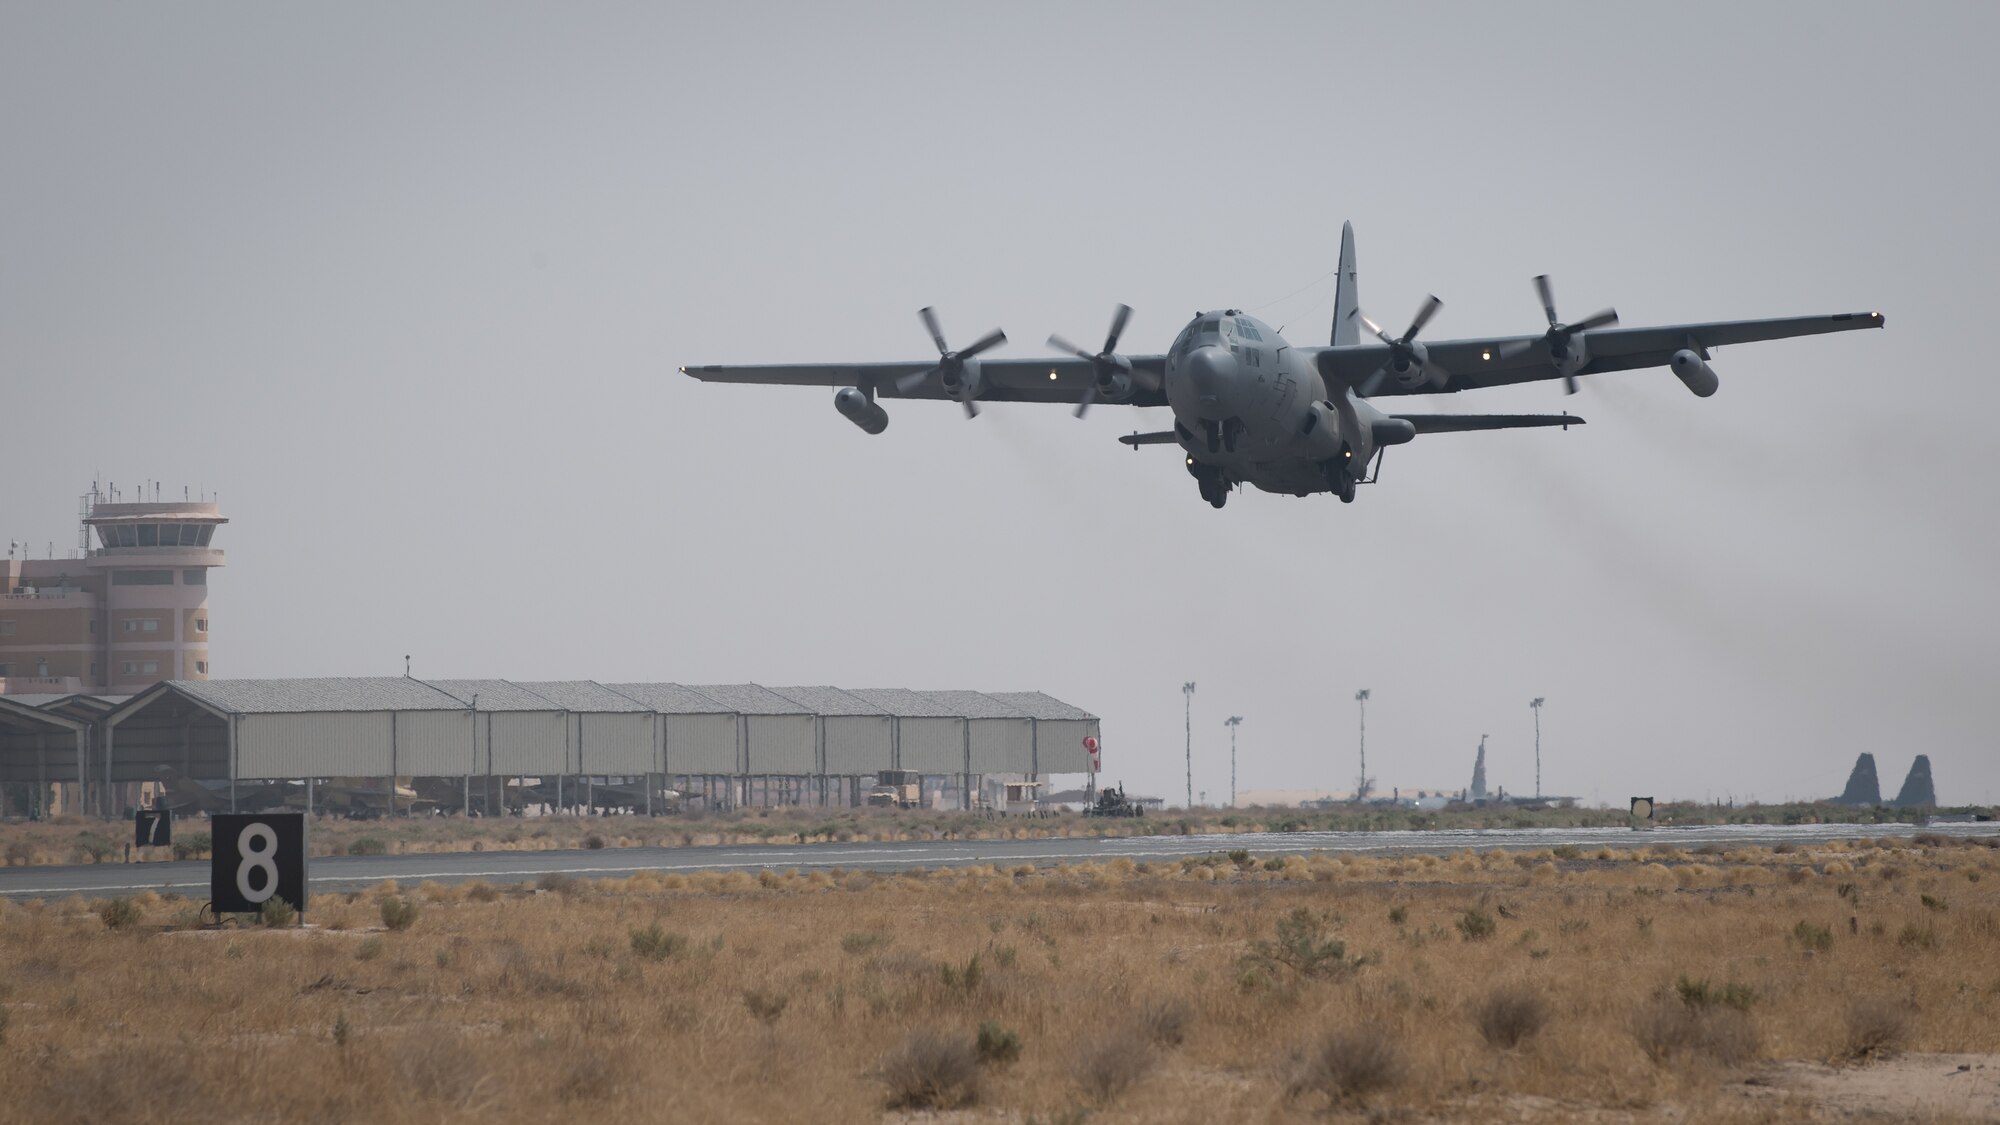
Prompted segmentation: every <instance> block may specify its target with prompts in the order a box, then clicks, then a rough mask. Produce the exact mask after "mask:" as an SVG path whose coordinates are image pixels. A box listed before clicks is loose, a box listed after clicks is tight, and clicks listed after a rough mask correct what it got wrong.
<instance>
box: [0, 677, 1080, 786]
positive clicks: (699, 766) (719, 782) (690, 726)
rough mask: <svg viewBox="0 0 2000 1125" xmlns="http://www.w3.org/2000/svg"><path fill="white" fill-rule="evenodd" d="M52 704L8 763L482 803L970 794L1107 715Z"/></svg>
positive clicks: (795, 704)
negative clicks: (614, 795)
mask: <svg viewBox="0 0 2000 1125" xmlns="http://www.w3.org/2000/svg"><path fill="white" fill-rule="evenodd" d="M46 719H47V721H44V717H42V716H40V715H39V713H38V714H37V715H32V716H31V715H29V714H28V713H27V709H26V708H19V707H16V708H10V709H9V710H8V723H7V725H6V726H5V727H4V729H0V778H7V779H19V780H23V781H26V780H30V779H33V780H36V781H42V780H43V779H46V781H47V782H55V783H64V782H74V781H75V780H76V779H77V778H78V776H79V773H80V774H81V776H82V778H83V779H84V781H85V783H86V785H87V786H89V785H101V784H102V783H105V782H109V783H111V785H112V786H114V787H115V786H117V785H119V784H122V783H129V782H141V781H157V780H159V779H160V778H161V777H162V776H163V774H164V773H169V772H170V773H173V774H177V775H179V776H181V777H183V778H186V779H189V780H192V781H194V782H197V783H204V784H206V785H207V786H209V787H210V788H211V789H213V790H214V791H215V793H216V795H217V797H218V798H221V799H223V800H227V799H228V797H229V796H230V795H231V794H234V793H237V792H239V791H242V790H243V789H244V788H245V787H246V783H256V784H259V785H262V784H267V783H271V782H283V781H298V780H304V779H320V780H322V781H323V782H324V781H325V780H327V779H347V780H349V781H350V782H352V781H356V780H360V779H373V780H374V781H375V783H377V784H378V785H379V786H380V790H381V792H382V793H383V794H385V795H387V799H388V800H389V802H390V803H392V804H393V802H394V801H395V800H396V794H397V793H399V792H400V793H407V792H409V790H408V789H407V788H406V787H402V786H396V785H392V784H391V783H390V782H389V781H388V779H391V778H404V779H411V780H413V781H416V782H419V783H421V782H423V781H426V780H428V781H432V782H435V781H438V780H440V779H444V780H449V781H451V782H452V784H451V785H449V786H438V785H432V786H429V787H426V788H425V792H426V793H427V794H444V795H445V798H446V799H447V800H448V799H449V795H450V794H452V793H463V794H465V800H466V801H467V802H468V803H469V804H470V806H471V807H472V808H473V809H475V810H482V811H483V810H486V809H491V810H493V811H499V809H500V808H502V807H503V806H504V803H505V802H506V801H507V798H506V794H507V793H508V792H509V791H510V788H509V787H510V786H513V787H514V788H513V790H512V791H513V792H516V793H519V792H525V791H529V783H530V782H533V783H534V784H535V785H536V786H539V787H540V788H536V789H534V790H533V791H535V792H538V793H539V792H543V791H545V790H546V789H547V788H549V787H550V783H551V782H553V788H554V789H555V791H557V792H566V793H568V794H571V795H576V794H577V793H578V790H579V789H580V788H581V789H585V790H586V791H588V787H591V786H607V787H612V791H616V787H617V786H618V785H620V784H621V783H631V782H634V781H641V780H643V782H644V783H645V786H644V788H645V791H646V792H651V791H652V788H653V786H656V785H664V786H670V787H673V788H676V789H679V790H681V791H682V792H687V793H694V794H700V795H701V796H703V797H704V798H705V799H706V800H707V801H708V803H709V804H710V805H711V806H716V807H727V806H733V805H738V804H745V803H749V804H766V803H770V804H815V805H817V804H830V805H853V804H859V803H861V801H862V800H863V798H864V796H865V794H866V793H867V791H868V788H869V787H870V785H872V783H873V780H874V776H873V775H874V774H875V773H876V771H878V770H883V769H906V770H914V771H917V772H920V773H922V774H925V775H927V776H928V777H929V778H931V779H934V782H935V787H936V788H938V789H940V790H942V791H946V792H949V793H950V794H952V797H953V803H959V804H969V803H970V801H971V799H972V795H973V794H976V793H979V792H980V791H981V786H982V784H983V782H984V781H985V779H988V778H1038V777H1042V776H1046V775H1048V774H1053V773H1081V772H1084V771H1086V770H1087V769H1088V768H1089V756H1088V755H1087V754H1086V753H1085V751H1084V750H1083V746H1082V742H1083V739H1084V737H1085V736H1094V735H1096V734H1097V733H1098V720H1097V718H1096V716H1094V715H1091V714H1089V713H1088V712H1085V711H1083V710H1081V709H1078V708H1075V707H1073V706H1070V705H1069V704H1066V703H1063V702H1061V701H1059V700H1055V699H1052V698H1050V697H1048V696H1046V695H1042V694H1041V693H1038V692H1016V693H997V694H987V693H980V692H971V691H951V692H922V691H911V690H908V689H860V690H843V689H839V688H833V687H787V688H770V687H764V686H761V685H757V684H731V685H713V686H687V685H681V684H666V683H624V684H600V683H596V682H594V681H588V680H578V681H559V682H517V681H509V680H436V681H426V680H418V679H414V678H411V677H379V678H347V679H300V680H203V681H184V680H170V681H166V682H163V683H160V684H156V685H154V686H153V687H151V688H149V689H147V690H146V691H144V692H142V693H140V694H138V695H135V696H133V697H131V698H130V699H129V700H126V701H124V702H123V703H121V704H119V705H118V706H116V708H115V709H113V710H110V711H109V712H108V713H106V714H104V715H102V716H101V717H99V718H98V719H97V721H95V722H93V723H89V724H82V723H80V722H79V720H78V719H75V718H66V717H64V716H60V715H51V716H46ZM93 734H94V737H92V735H93ZM58 747H60V750H58V749H57V748H58ZM80 748H81V749H82V750H83V751H84V752H82V753H80V752H79V749H80ZM58 759H60V761H58ZM79 767H81V768H80V769H79ZM565 783H567V786H568V788H567V789H564V788H563V786H564V785H565ZM114 791H115V790H114ZM429 800H430V798H427V802H428V801H429ZM86 803H87V804H91V805H95V806H96V807H97V808H99V809H103V808H105V806H107V805H109V804H111V803H113V802H111V801H109V800H105V799H102V797H100V799H99V800H97V801H94V802H86ZM452 803H453V804H456V802H452ZM563 803H568V802H567V801H565V802H563ZM633 804H634V805H635V806H636V805H637V804H638V802H637V801H634V802H633Z"/></svg>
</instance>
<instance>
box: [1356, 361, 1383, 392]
mask: <svg viewBox="0 0 2000 1125" xmlns="http://www.w3.org/2000/svg"><path fill="white" fill-rule="evenodd" d="M1388 377H1389V365H1388V364H1386V363H1385V364H1383V365H1382V366H1380V367H1378V368H1376V369H1375V374H1373V375H1370V376H1369V377H1368V378H1367V379H1366V380H1365V381H1364V382H1363V383H1362V384H1361V390H1360V392H1359V393H1360V395H1361V397H1362V398H1374V397H1375V392H1376V391H1379V390H1381V389H1382V381H1383V380H1384V379H1387V378H1388Z"/></svg>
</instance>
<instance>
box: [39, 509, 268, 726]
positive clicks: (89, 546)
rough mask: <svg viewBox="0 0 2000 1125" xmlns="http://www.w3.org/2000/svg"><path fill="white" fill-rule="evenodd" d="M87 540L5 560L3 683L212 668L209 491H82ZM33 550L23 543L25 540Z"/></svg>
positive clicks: (214, 516)
mask: <svg viewBox="0 0 2000 1125" xmlns="http://www.w3.org/2000/svg"><path fill="white" fill-rule="evenodd" d="M82 518H83V525H84V536H85V539H84V542H85V544H86V545H85V547H84V548H83V549H82V550H81V551H79V552H77V555H78V557H74V558H67V559H29V558H16V557H14V556H13V552H11V551H10V552H9V557H8V559H7V561H6V564H5V567H6V568H5V569H4V570H0V694H16V695H18V694H24V693H66V692H77V691H84V692H101V693H110V694H119V695H124V694H130V693H133V692H138V691H141V690H144V689H145V688H147V687H150V686H152V685H153V684H156V683H159V682H160V681H161V680H205V679H208V677H209V662H208V638H209V630H210V626H211V622H210V620H209V614H208V572H209V571H210V570H211V569H213V568H215V567H218V566H221V565H222V550H221V549H220V548H218V547H216V546H214V545H213V540H214V537H215V529H216V528H217V527H219V526H220V525H222V524H225V523H228V522H229V521H228V520H226V519H224V518H223V517H222V514H221V513H220V512H219V511H218V510H217V509H216V506H215V505H214V504H212V503H205V502H198V501H185V500H183V501H165V502H153V503H116V502H111V501H108V500H106V499H105V497H104V494H103V493H101V492H99V491H98V490H96V489H94V488H93V489H92V490H91V492H90V494H89V495H87V496H85V497H84V502H83V516H82ZM23 553H25V552H23Z"/></svg>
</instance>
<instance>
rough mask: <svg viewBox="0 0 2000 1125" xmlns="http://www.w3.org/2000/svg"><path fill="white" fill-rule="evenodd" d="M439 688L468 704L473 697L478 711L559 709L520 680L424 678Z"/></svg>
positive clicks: (470, 703) (560, 708) (558, 706)
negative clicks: (518, 682) (525, 686)
mask: <svg viewBox="0 0 2000 1125" xmlns="http://www.w3.org/2000/svg"><path fill="white" fill-rule="evenodd" d="M425 682H426V683H428V684H430V685H431V686H432V687H434V688H436V689H438V690H439V691H441V692H444V693H445V694H447V695H449V696H451V697H452V698H453V699H456V700H458V701H459V702H460V703H462V704H464V705H466V706H471V705H472V702H473V700H474V699H475V698H477V699H478V701H479V706H478V710H481V711H560V710H562V707H561V706H560V705H558V704H555V703H551V702H549V700H548V699H546V698H544V697H542V696H539V695H536V694H535V693H534V692H532V691H529V690H528V689H527V688H524V687H522V686H521V685H520V684H516V683H511V682H509V681H507V680H427V681H425Z"/></svg>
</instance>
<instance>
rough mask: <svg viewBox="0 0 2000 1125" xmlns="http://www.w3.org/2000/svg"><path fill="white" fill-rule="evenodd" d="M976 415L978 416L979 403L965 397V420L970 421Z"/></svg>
mask: <svg viewBox="0 0 2000 1125" xmlns="http://www.w3.org/2000/svg"><path fill="white" fill-rule="evenodd" d="M977 417H979V404H978V403H977V402H974V401H973V400H971V399H966V400H965V420H966V421H968V422H970V421H972V420H973V419H974V418H977Z"/></svg>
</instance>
